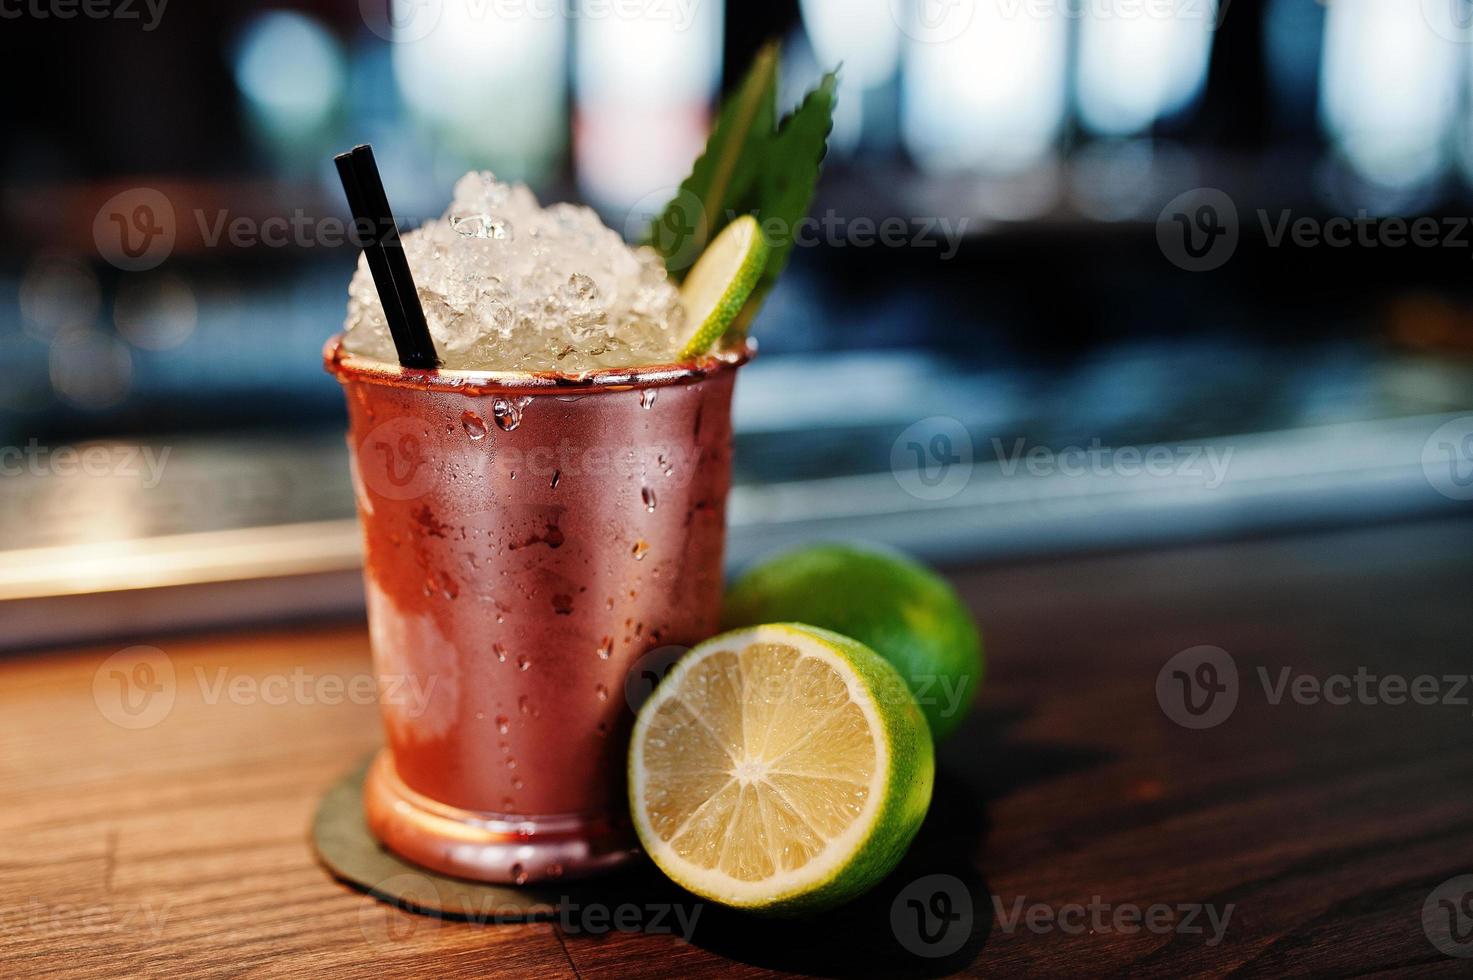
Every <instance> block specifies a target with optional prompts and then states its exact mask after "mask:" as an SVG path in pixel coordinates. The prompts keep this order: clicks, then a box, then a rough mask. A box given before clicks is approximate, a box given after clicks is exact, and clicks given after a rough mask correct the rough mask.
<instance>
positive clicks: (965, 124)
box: [901, 0, 1069, 173]
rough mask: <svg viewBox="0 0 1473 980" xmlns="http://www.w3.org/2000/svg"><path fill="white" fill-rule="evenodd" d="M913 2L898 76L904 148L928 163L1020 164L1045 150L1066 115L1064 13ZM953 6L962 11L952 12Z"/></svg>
mask: <svg viewBox="0 0 1473 980" xmlns="http://www.w3.org/2000/svg"><path fill="white" fill-rule="evenodd" d="M943 6H945V4H944V3H943V2H942V0H915V2H914V3H913V4H911V6H910V17H909V19H908V20H907V22H906V24H905V26H904V28H903V29H904V31H905V33H906V35H908V37H909V43H908V45H907V48H906V52H905V58H904V69H903V78H902V81H901V85H902V95H901V132H902V137H903V139H904V141H905V145H906V148H907V149H908V150H909V151H910V153H911V155H912V156H913V157H914V158H915V159H916V162H917V163H918V164H919V165H920V166H921V167H923V168H925V169H927V170H931V171H941V172H945V171H956V170H968V169H979V170H983V171H987V172H993V173H1016V172H1019V171H1023V170H1027V169H1028V168H1030V167H1032V166H1033V165H1034V164H1036V163H1037V162H1038V161H1039V160H1041V159H1043V158H1044V157H1045V156H1047V155H1048V154H1049V152H1050V150H1051V149H1052V147H1053V146H1054V144H1055V142H1056V141H1057V139H1058V136H1059V132H1060V128H1061V126H1062V125H1063V121H1064V113H1065V99H1066V90H1065V81H1064V78H1065V59H1066V55H1067V50H1068V41H1069V37H1068V27H1069V25H1068V20H1067V17H1066V14H1065V11H1064V10H1063V9H1062V7H1060V6H1058V5H1055V4H1042V5H1040V4H1028V3H1009V2H1006V0H982V2H978V3H976V4H975V6H972V5H970V4H967V3H963V4H960V5H956V4H953V5H951V7H949V8H948V10H949V11H950V15H948V16H947V17H942V18H938V16H937V13H938V11H937V10H936V9H933V8H938V7H943ZM959 8H966V12H968V13H970V14H971V16H970V18H961V19H958V18H957V17H956V16H954V15H955V13H956V11H957V10H958V9H959Z"/></svg>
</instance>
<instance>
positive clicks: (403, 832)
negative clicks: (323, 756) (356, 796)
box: [363, 749, 639, 885]
mask: <svg viewBox="0 0 1473 980" xmlns="http://www.w3.org/2000/svg"><path fill="white" fill-rule="evenodd" d="M363 805H364V809H365V811H366V813H367V816H368V827H369V830H371V831H372V832H373V835H374V836H375V837H376V838H378V839H379V841H380V842H382V843H383V844H384V845H385V846H386V847H388V848H389V849H390V850H391V851H393V852H394V853H396V854H398V855H399V856H401V857H404V858H407V859H408V860H410V861H413V862H414V863H415V864H418V865H420V866H421V867H425V868H429V869H430V870H431V871H437V872H439V873H440V874H445V875H452V876H454V877H457V878H469V879H471V880H473V881H492V882H498V883H502V884H509V885H522V884H526V883H527V882H528V881H551V880H556V879H559V878H584V877H588V876H589V875H596V874H602V873H603V872H605V871H611V870H613V869H614V868H617V867H619V866H620V865H622V864H625V863H627V862H629V861H630V860H632V859H634V858H635V857H637V856H638V855H639V849H638V847H637V846H636V841H635V838H634V834H633V832H632V831H631V830H630V828H629V825H628V823H627V822H626V821H615V820H613V819H610V818H607V817H601V818H590V817H586V816H580V815H578V814H565V815H560V816H510V815H502V814H494V813H481V812H477V811H472V810H461V809H457V808H456V807H452V806H446V805H445V804H443V803H438V802H436V801H434V800H432V799H430V798H428V797H426V796H422V795H421V794H419V793H416V792H415V791H414V790H412V789H410V788H409V787H408V786H405V785H404V781H403V780H401V779H400V778H399V774H398V773H397V772H395V771H394V756H393V753H392V752H391V751H390V750H388V749H384V750H383V751H382V752H380V753H379V754H378V756H377V757H376V758H375V759H374V760H373V765H372V766H370V767H369V770H368V776H367V778H366V779H365V780H364V783H363Z"/></svg>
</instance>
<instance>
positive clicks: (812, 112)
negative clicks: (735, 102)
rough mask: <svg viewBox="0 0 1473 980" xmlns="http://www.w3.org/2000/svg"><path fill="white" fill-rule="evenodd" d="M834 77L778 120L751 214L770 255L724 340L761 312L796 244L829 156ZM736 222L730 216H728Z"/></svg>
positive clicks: (829, 76) (744, 331) (742, 334)
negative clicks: (764, 235) (762, 233)
mask: <svg viewBox="0 0 1473 980" xmlns="http://www.w3.org/2000/svg"><path fill="white" fill-rule="evenodd" d="M838 87H839V76H838V74H837V73H836V72H829V73H828V74H827V75H825V76H824V77H823V80H822V81H821V82H819V84H818V87H817V88H815V89H814V90H813V91H811V92H809V93H808V95H807V97H805V98H804V99H803V102H802V103H801V104H800V105H799V106H798V108H797V109H795V110H793V112H792V113H791V114H790V115H789V116H788V117H787V118H786V119H784V120H783V122H782V125H781V126H780V127H779V128H778V131H777V135H776V137H775V138H774V139H773V141H772V148H771V150H770V151H769V153H768V154H767V157H766V160H765V166H764V167H763V168H762V172H761V176H760V178H759V180H758V186H757V191H758V200H757V203H756V207H755V209H754V210H753V211H752V213H754V214H755V215H756V216H757V221H758V224H760V225H761V227H762V229H763V232H764V234H766V235H767V236H768V245H770V246H771V253H770V254H769V256H768V259H767V268H766V269H765V270H764V271H763V273H762V279H761V281H760V282H758V284H757V289H756V291H755V292H753V293H752V297H751V298H750V299H749V300H747V305H746V306H745V307H743V309H742V312H741V314H740V315H739V316H738V317H737V320H736V323H735V324H733V326H732V329H731V331H730V332H729V333H728V335H727V336H728V337H729V338H736V339H737V340H740V339H742V338H744V337H746V335H747V328H748V327H749V326H750V325H751V323H752V320H753V318H755V317H756V315H757V312H758V311H759V310H760V309H761V308H762V303H763V301H764V300H766V299H767V294H768V293H770V292H771V291H772V288H773V287H774V286H776V285H777V280H778V277H779V276H781V275H782V273H783V269H784V268H786V267H787V264H788V259H789V257H791V256H792V254H793V247H794V246H795V245H796V244H797V231H798V224H799V222H801V221H802V220H803V219H804V218H806V217H807V216H808V209H809V207H811V206H812V204H813V196H814V193H815V191H817V189H818V177H819V173H820V172H821V171H822V169H823V159H824V157H825V156H826V155H827V153H828V140H829V134H830V133H831V132H833V129H834V102H835V101H836V93H837V90H838ZM733 217H735V216H733Z"/></svg>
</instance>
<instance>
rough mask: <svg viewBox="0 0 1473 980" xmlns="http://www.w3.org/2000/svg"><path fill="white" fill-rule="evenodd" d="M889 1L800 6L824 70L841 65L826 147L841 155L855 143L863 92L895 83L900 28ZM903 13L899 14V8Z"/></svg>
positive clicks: (822, 0) (832, 0)
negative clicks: (833, 112)
mask: <svg viewBox="0 0 1473 980" xmlns="http://www.w3.org/2000/svg"><path fill="white" fill-rule="evenodd" d="M897 6H899V5H898V4H895V3H894V2H893V0H802V4H801V7H802V11H803V25H804V28H805V29H806V31H807V34H808V40H809V43H810V44H812V46H813V53H814V56H815V58H816V59H817V61H818V63H819V64H820V65H822V66H824V69H825V70H827V69H828V68H832V67H833V66H835V65H841V64H842V65H843V66H844V67H843V71H841V72H840V73H839V101H838V106H837V111H836V112H835V116H834V133H833V136H832V138H831V139H832V142H833V143H834V145H835V146H836V147H838V148H839V149H840V150H842V151H847V150H852V149H853V148H854V147H855V146H857V145H858V144H859V142H860V138H861V136H862V135H863V128H864V108H865V106H864V104H865V102H866V101H867V99H866V94H865V93H866V92H867V91H868V90H871V89H875V88H878V87H880V86H882V85H884V84H885V83H886V82H888V81H890V79H892V78H893V77H895V72H896V70H897V69H898V68H899V66H900V41H901V37H902V35H901V33H900V24H899V23H898V22H897V20H896V16H895V10H896V8H897ZM902 9H903V8H902Z"/></svg>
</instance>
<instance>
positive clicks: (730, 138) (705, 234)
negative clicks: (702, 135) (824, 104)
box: [648, 41, 778, 279]
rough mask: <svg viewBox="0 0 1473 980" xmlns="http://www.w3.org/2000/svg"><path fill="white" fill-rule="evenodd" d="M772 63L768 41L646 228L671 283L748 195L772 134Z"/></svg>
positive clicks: (774, 108)
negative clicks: (702, 148) (687, 171)
mask: <svg viewBox="0 0 1473 980" xmlns="http://www.w3.org/2000/svg"><path fill="white" fill-rule="evenodd" d="M777 65H778V46H777V43H776V42H775V41H774V42H770V43H768V44H766V45H764V46H763V48H762V50H761V51H760V52H758V54H757V58H756V60H755V61H753V63H752V67H751V69H750V70H748V72H747V77H746V78H745V79H743V81H742V84H741V86H740V87H739V88H738V89H737V90H736V92H735V93H734V94H733V95H732V97H731V98H730V99H729V100H728V101H727V103H726V105H724V106H723V107H722V109H721V113H720V115H719V116H718V117H717V119H716V125H715V126H714V127H713V128H712V130H711V136H710V138H709V139H708V140H707V142H706V149H705V152H704V153H702V155H701V157H700V158H699V159H698V160H696V163H695V166H694V167H693V168H692V170H691V174H690V176H689V177H687V178H686V179H685V181H684V182H683V183H682V184H681V185H680V191H679V192H678V193H677V194H676V196H675V198H674V199H673V200H672V201H671V202H670V203H669V204H667V205H666V206H665V210H664V211H663V212H661V214H660V215H659V216H658V217H657V218H655V220H654V221H653V222H652V223H651V225H650V230H649V238H648V243H649V244H650V245H652V246H653V247H654V248H655V250H656V251H657V252H659V253H660V255H661V256H662V257H663V258H664V260H665V268H666V269H667V270H668V271H669V272H670V274H671V276H672V277H674V278H676V279H680V278H682V277H683V276H684V274H685V273H686V271H687V270H689V269H690V267H691V266H692V265H694V264H695V261H696V259H698V258H699V257H700V255H701V253H702V252H704V251H705V250H706V244H707V243H708V242H710V240H711V239H712V238H714V237H716V235H717V233H718V232H720V231H721V229H722V228H724V227H725V226H726V225H727V224H728V223H729V222H730V221H731V218H732V217H733V216H734V215H732V216H729V214H730V212H731V211H732V210H733V208H734V207H736V206H737V202H741V201H746V200H749V199H750V198H751V197H752V192H753V187H754V185H756V184H757V182H758V181H759V179H760V175H761V171H762V167H763V163H764V157H765V156H766V155H767V153H768V152H769V151H770V149H771V145H772V140H773V136H774V134H775V133H776V131H777Z"/></svg>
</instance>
